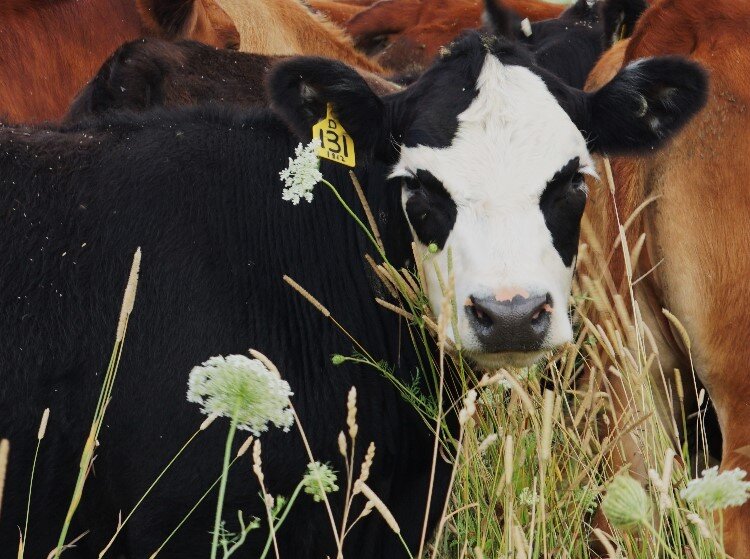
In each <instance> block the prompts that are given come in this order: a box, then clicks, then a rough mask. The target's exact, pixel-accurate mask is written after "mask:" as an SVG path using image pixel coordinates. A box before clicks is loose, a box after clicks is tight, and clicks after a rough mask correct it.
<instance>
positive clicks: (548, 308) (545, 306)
mask: <svg viewBox="0 0 750 559" xmlns="http://www.w3.org/2000/svg"><path fill="white" fill-rule="evenodd" d="M548 314H552V296H551V295H550V294H549V293H547V296H546V297H545V300H544V303H542V304H541V305H540V306H539V307H538V308H537V309H536V310H535V311H534V314H533V315H532V316H531V321H532V322H533V323H534V324H538V323H539V322H540V321H542V320H545V319H546V318H547V316H546V315H548Z"/></svg>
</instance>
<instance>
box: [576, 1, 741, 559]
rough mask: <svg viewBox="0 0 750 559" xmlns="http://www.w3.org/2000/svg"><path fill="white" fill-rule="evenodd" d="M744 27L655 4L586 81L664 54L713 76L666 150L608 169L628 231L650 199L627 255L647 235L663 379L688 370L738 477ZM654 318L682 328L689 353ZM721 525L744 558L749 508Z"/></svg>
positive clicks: (602, 223)
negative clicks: (708, 403) (702, 103)
mask: <svg viewBox="0 0 750 559" xmlns="http://www.w3.org/2000/svg"><path fill="white" fill-rule="evenodd" d="M748 22H750V3H748V2H737V1H736V0H704V1H703V2H700V3H696V2H694V1H693V0H657V1H656V2H655V3H654V4H653V5H652V7H651V8H650V9H649V10H647V11H646V12H645V13H644V15H643V16H642V18H641V20H640V22H639V23H638V24H637V25H636V28H635V31H634V33H633V36H632V38H631V40H630V42H629V43H624V42H623V43H622V44H620V45H618V46H617V47H616V50H613V51H611V52H610V53H609V54H608V55H607V56H605V57H604V58H603V59H602V60H601V61H600V63H599V64H598V66H597V67H596V69H595V71H594V72H593V74H592V77H591V80H590V86H591V88H596V87H598V86H601V85H602V84H604V83H606V82H607V81H608V80H609V79H610V78H611V77H612V76H613V75H614V73H615V72H616V71H617V70H618V69H619V68H620V66H621V65H622V64H623V63H624V64H627V63H631V62H632V61H635V60H638V59H641V58H644V57H649V56H655V55H665V54H675V55H682V56H686V57H689V58H691V59H692V60H695V61H697V62H699V63H701V64H702V65H704V66H705V67H706V68H707V69H708V70H709V74H710V92H709V98H708V102H707V105H706V107H705V108H704V109H703V111H702V112H701V113H699V114H698V116H697V117H695V119H694V120H693V121H692V122H691V123H690V124H689V125H688V126H687V127H686V128H685V129H684V130H683V131H682V133H681V134H679V135H678V136H677V137H676V138H675V139H674V140H672V141H671V143H670V145H669V146H668V147H667V148H666V149H664V150H662V151H660V152H658V153H655V154H653V155H644V156H641V157H616V158H613V159H612V160H611V165H612V171H613V176H614V184H615V192H614V202H615V203H616V208H617V210H618V212H619V216H620V221H621V222H625V221H626V220H627V219H628V218H629V217H631V216H634V217H635V214H636V210H637V208H638V207H639V206H641V205H642V204H643V203H644V202H645V201H647V200H650V203H648V204H646V206H645V208H643V209H642V210H641V211H640V213H639V214H638V216H637V217H635V219H634V220H633V221H632V224H631V225H630V229H629V231H628V238H629V241H630V243H631V244H630V246H633V243H635V242H636V239H638V238H639V237H640V236H641V234H644V233H645V235H646V237H645V238H646V242H645V245H644V248H643V250H642V251H641V255H640V258H639V260H638V261H637V262H636V263H635V266H634V269H633V272H632V273H633V278H634V279H638V281H637V283H636V284H635V286H634V290H635V297H636V300H637V302H638V306H639V308H640V312H641V314H642V315H643V319H644V322H645V323H646V324H647V326H648V327H649V329H650V330H651V332H652V333H653V335H654V338H655V343H656V345H657V347H658V349H659V359H660V361H661V365H662V369H663V370H664V372H665V373H669V372H671V371H672V370H673V369H674V368H679V369H680V370H681V371H684V372H685V374H684V375H683V376H684V377H685V378H686V382H689V381H687V372H688V371H690V370H691V368H692V367H694V369H695V371H696V373H697V375H698V377H699V379H700V380H701V381H702V383H703V384H704V385H705V387H706V389H707V390H708V393H709V395H710V397H711V399H712V401H713V403H714V405H715V407H716V411H717V414H718V419H719V425H720V427H721V433H722V436H723V449H722V462H721V468H722V470H728V469H734V468H742V469H744V470H745V471H750V405H749V404H748V402H750V377H748V374H747V372H746V371H747V368H748V363H750V344H749V343H748V338H750V319H749V318H748V313H747V312H746V311H745V310H744V303H743V301H744V298H745V296H746V295H747V291H748V278H749V277H750V229H748V227H747V223H750V205H749V204H748V191H749V189H750V187H749V186H748V183H747V181H748V177H750V158H748V157H747V154H748V153H750V78H748V76H750V46H748V43H747V38H748V33H749V32H750V26H748ZM667 93H669V92H667ZM592 190H593V192H594V193H595V196H594V197H593V199H592V202H593V203H592V204H591V207H590V208H589V215H590V216H591V218H592V220H593V221H594V222H595V225H596V227H595V228H596V229H597V233H598V236H599V237H600V238H601V239H603V241H604V243H603V244H604V246H612V244H613V243H614V242H615V240H616V239H617V235H618V231H617V227H618V225H617V223H618V220H617V218H616V216H615V207H614V205H613V203H612V200H613V196H612V195H611V194H610V192H609V190H608V189H607V188H596V189H592ZM618 262H619V264H618ZM612 273H613V275H614V277H615V280H616V281H617V282H619V281H620V280H621V279H622V278H623V277H624V274H625V272H624V265H623V264H622V258H620V259H613V265H612ZM662 308H666V309H669V310H670V311H671V312H672V313H673V314H674V315H675V316H676V317H677V318H678V319H679V321H680V322H681V323H682V325H683V326H684V328H685V331H686V333H687V335H688V336H689V339H690V343H689V344H688V343H686V342H685V339H684V337H683V336H682V335H681V333H680V332H679V328H678V327H676V326H675V325H674V323H672V322H670V321H668V320H667V319H666V318H665V316H664V314H663V312H662ZM667 380H668V381H669V380H670V379H667ZM672 380H674V379H672ZM672 384H673V383H672ZM656 385H657V386H662V381H661V380H659V381H658V382H656ZM685 392H686V393H687V392H688V391H687V390H686V391H685ZM691 411H693V410H687V413H688V414H689V413H690V412H691ZM723 514H724V528H725V532H724V539H725V542H726V548H727V551H728V553H729V554H730V555H732V556H733V557H735V559H747V558H750V503H746V504H745V505H744V506H742V507H734V508H729V509H726V510H724V513H723Z"/></svg>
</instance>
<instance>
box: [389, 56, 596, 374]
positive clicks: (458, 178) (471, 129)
mask: <svg viewBox="0 0 750 559" xmlns="http://www.w3.org/2000/svg"><path fill="white" fill-rule="evenodd" d="M477 89H478V93H477V96H476V98H475V99H474V100H473V101H472V103H471V104H470V106H469V107H468V108H467V109H466V110H465V111H464V112H463V113H461V114H460V115H459V117H458V121H459V125H458V130H457V133H456V135H455V138H454V139H453V142H452V143H451V145H450V146H449V147H447V148H432V147H426V146H421V145H420V146H416V147H403V146H402V150H401V155H400V159H399V161H398V163H397V164H396V166H395V168H394V171H393V173H392V176H394V177H397V176H408V175H411V174H414V173H416V171H417V170H419V169H422V170H426V171H429V172H430V173H432V175H434V176H435V177H436V178H437V179H438V180H440V181H441V182H442V184H443V186H444V188H445V189H446V190H447V192H448V193H449V195H450V197H451V198H452V200H453V201H454V202H455V204H456V206H457V217H456V222H455V224H454V226H453V228H452V230H451V231H450V234H449V236H448V238H447V242H446V243H445V246H444V247H443V249H442V250H441V251H439V252H438V253H437V254H435V255H428V256H427V259H426V262H425V272H426V275H427V280H428V286H427V289H428V295H429V299H430V303H431V306H432V309H433V311H434V312H435V313H436V314H439V312H440V308H441V302H442V298H443V295H442V292H441V289H440V286H439V282H438V276H437V272H436V270H435V267H436V266H437V267H438V268H439V269H440V271H441V274H442V276H443V278H447V277H448V264H447V258H448V249H450V251H451V254H452V258H453V268H454V274H455V286H456V294H455V297H456V303H457V307H458V330H459V336H460V339H461V343H462V344H463V346H464V348H466V349H467V350H468V351H470V352H476V353H482V348H481V345H480V343H479V341H478V339H477V337H476V335H475V333H474V331H473V329H472V326H471V323H470V322H469V320H468V316H467V314H466V312H464V303H465V302H466V301H467V300H468V298H469V297H470V296H473V297H488V296H493V295H494V296H496V297H498V299H501V298H505V297H507V296H508V295H510V294H512V293H514V292H518V293H522V294H534V295H544V294H550V295H551V298H552V302H553V307H554V309H553V312H552V315H551V323H550V328H549V331H548V334H547V337H546V340H545V344H544V347H543V348H542V349H549V348H553V347H555V346H557V345H559V344H562V343H565V342H566V341H569V340H571V338H572V328H571V325H570V321H569V318H568V312H567V302H568V297H569V293H570V289H571V282H572V277H573V266H574V265H571V266H570V267H567V266H565V264H564V263H563V260H562V258H561V257H560V255H559V254H558V252H557V251H556V249H555V247H554V246H553V241H552V236H551V233H550V231H549V229H548V228H547V226H546V224H545V220H544V216H543V214H542V211H541V209H540V205H539V200H540V196H541V194H542V192H543V191H544V189H545V187H546V186H547V183H548V181H549V180H550V179H551V178H552V177H553V176H554V175H555V173H556V172H557V171H559V170H560V169H561V168H562V167H564V166H565V164H566V163H568V162H569V161H570V160H571V159H574V158H576V157H578V158H579V159H580V165H581V167H582V168H588V167H590V166H591V164H592V160H591V156H590V155H589V153H588V150H587V148H586V142H585V140H584V138H583V136H582V134H581V132H580V131H579V130H578V129H577V128H576V126H575V125H574V124H573V122H572V121H571V120H570V118H569V117H568V115H567V114H566V113H565V111H564V110H563V109H562V108H561V107H560V105H559V104H558V102H557V100H556V99H555V97H554V96H553V95H552V94H551V93H550V92H549V90H548V89H547V87H546V85H545V84H544V82H543V81H542V79H541V78H540V77H539V76H537V75H536V74H534V73H533V72H532V71H530V70H529V69H527V68H524V67H522V66H514V65H503V64H502V63H501V62H500V61H499V60H498V59H497V58H496V57H495V56H493V55H491V54H488V55H487V56H486V58H485V62H484V66H483V68H482V71H481V73H480V75H479V78H478V80H477ZM408 196H409V193H408V192H406V191H404V193H403V203H404V204H405V203H406V200H407V199H408ZM575 219H578V217H577V216H576V218H575ZM416 240H417V242H418V243H419V240H418V239H416ZM422 248H423V249H424V252H425V254H428V253H427V249H426V247H424V246H422ZM449 330H450V329H449ZM449 335H450V337H451V338H454V334H453V332H452V331H451V332H449ZM537 356H538V353H536V354H534V355H533V356H531V355H523V356H518V355H516V356H509V355H505V356H504V357H501V356H499V355H494V356H493V355H478V356H477V357H478V359H477V360H478V361H479V362H480V363H483V364H486V365H487V366H493V365H499V364H502V363H504V362H507V361H508V359H512V360H514V361H516V362H518V361H519V360H520V361H530V360H533V359H534V358H536V357H537Z"/></svg>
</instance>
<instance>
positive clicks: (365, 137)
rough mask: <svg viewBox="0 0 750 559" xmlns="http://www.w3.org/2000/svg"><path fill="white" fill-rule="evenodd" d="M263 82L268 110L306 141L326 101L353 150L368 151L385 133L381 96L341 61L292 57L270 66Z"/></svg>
mask: <svg viewBox="0 0 750 559" xmlns="http://www.w3.org/2000/svg"><path fill="white" fill-rule="evenodd" d="M266 87H267V89H268V97H269V99H270V100H271V107H272V108H273V110H274V111H275V112H276V113H277V114H278V115H279V116H281V118H282V119H283V120H284V121H285V122H286V124H287V125H288V126H289V127H290V128H291V129H292V131H294V133H295V134H297V135H298V136H299V137H300V138H301V139H303V140H304V141H306V142H307V141H309V140H310V139H311V136H312V127H313V126H314V125H315V124H317V123H318V122H320V121H321V120H323V119H324V118H325V117H326V111H327V107H328V105H329V104H330V105H331V109H332V111H333V114H334V116H335V117H336V119H337V120H338V121H339V122H340V123H341V126H342V127H343V128H344V130H346V132H347V133H348V134H349V135H350V136H351V137H352V140H353V141H354V146H355V149H356V150H357V153H358V154H361V155H362V156H364V157H369V156H370V155H372V154H373V153H374V151H375V150H376V149H377V148H378V145H379V144H380V143H381V142H382V140H383V139H384V138H386V137H387V136H388V131H387V130H386V129H385V125H384V122H383V120H384V115H385V109H384V104H383V101H382V100H381V99H380V97H378V96H377V95H376V94H375V93H374V92H373V91H372V89H370V86H369V85H368V84H367V82H365V80H364V79H363V78H362V76H360V75H359V74H358V73H357V72H356V71H355V70H353V69H352V68H350V67H349V66H346V65H345V64H343V63H341V62H337V61H335V60H329V59H326V58H319V57H298V58H292V59H290V60H287V61H284V62H280V63H278V64H276V65H275V66H274V68H273V69H272V70H271V71H270V72H269V74H268V77H267V81H266Z"/></svg>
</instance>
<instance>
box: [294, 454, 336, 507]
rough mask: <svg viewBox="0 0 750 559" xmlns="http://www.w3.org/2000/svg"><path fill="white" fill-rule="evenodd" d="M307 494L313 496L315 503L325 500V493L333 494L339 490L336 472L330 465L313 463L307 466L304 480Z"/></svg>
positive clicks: (303, 483)
mask: <svg viewBox="0 0 750 559" xmlns="http://www.w3.org/2000/svg"><path fill="white" fill-rule="evenodd" d="M302 485H303V486H304V487H305V493H307V494H308V495H312V498H313V500H315V502H320V501H322V500H323V493H333V492H334V491H338V490H339V486H338V485H336V472H334V471H333V470H332V469H331V468H330V467H329V466H328V464H321V463H320V462H312V463H310V464H308V465H307V473H306V474H305V477H303V478H302Z"/></svg>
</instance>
